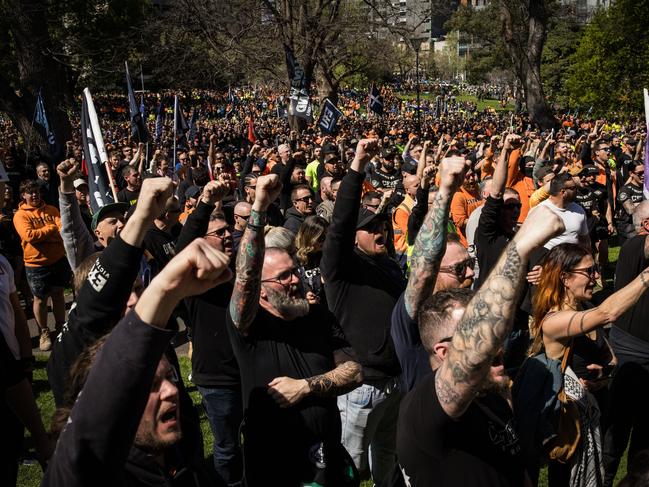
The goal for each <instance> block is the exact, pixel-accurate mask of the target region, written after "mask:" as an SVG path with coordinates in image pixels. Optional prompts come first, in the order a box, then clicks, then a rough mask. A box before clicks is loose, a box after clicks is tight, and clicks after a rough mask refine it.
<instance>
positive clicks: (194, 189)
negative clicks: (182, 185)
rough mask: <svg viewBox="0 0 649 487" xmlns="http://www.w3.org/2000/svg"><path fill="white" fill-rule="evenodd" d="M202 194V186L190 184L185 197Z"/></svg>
mask: <svg viewBox="0 0 649 487" xmlns="http://www.w3.org/2000/svg"><path fill="white" fill-rule="evenodd" d="M200 194H201V188H199V187H198V186H190V187H189V188H187V191H185V198H187V199H189V198H198V195H200Z"/></svg>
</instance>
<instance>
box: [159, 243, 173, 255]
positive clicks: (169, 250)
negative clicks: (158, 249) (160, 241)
mask: <svg viewBox="0 0 649 487" xmlns="http://www.w3.org/2000/svg"><path fill="white" fill-rule="evenodd" d="M162 250H164V253H165V254H166V255H168V256H169V257H173V256H174V255H176V245H175V244H174V243H173V242H168V243H166V244H164V245H163V246H162Z"/></svg>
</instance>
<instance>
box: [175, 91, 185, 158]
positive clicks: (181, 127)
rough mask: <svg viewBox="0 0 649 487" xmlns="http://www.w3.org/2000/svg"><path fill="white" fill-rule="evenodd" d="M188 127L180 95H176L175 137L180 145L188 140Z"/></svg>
mask: <svg viewBox="0 0 649 487" xmlns="http://www.w3.org/2000/svg"><path fill="white" fill-rule="evenodd" d="M188 129H189V126H188V125H187V121H186V120H185V116H184V115H183V109H182V107H181V106H180V102H179V101H178V95H176V96H175V97H174V137H175V138H176V140H177V142H178V144H179V145H180V144H183V142H186V138H185V134H186V133H187V130H188ZM174 162H175V161H174Z"/></svg>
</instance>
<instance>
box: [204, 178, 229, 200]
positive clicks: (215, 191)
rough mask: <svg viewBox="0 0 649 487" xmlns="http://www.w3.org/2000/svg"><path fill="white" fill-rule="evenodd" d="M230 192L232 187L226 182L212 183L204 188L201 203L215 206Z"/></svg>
mask: <svg viewBox="0 0 649 487" xmlns="http://www.w3.org/2000/svg"><path fill="white" fill-rule="evenodd" d="M229 190H230V185H229V183H227V182H226V181H220V180H215V181H210V182H209V183H207V184H206V185H205V187H204V188H203V194H202V195H201V201H202V202H203V203H205V204H207V205H215V204H216V203H217V202H218V201H221V200H222V199H223V197H224V196H225V195H227V194H228V191H229Z"/></svg>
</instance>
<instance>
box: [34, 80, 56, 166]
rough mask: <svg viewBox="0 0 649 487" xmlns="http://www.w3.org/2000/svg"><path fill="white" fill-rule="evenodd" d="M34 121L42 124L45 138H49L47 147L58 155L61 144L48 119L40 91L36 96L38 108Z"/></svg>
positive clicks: (53, 154) (54, 154)
mask: <svg viewBox="0 0 649 487" xmlns="http://www.w3.org/2000/svg"><path fill="white" fill-rule="evenodd" d="M34 110H35V113H34V122H36V123H37V124H38V125H40V126H41V127H42V128H43V133H44V135H45V140H47V147H48V148H49V150H50V154H51V155H52V156H54V157H56V156H57V155H58V153H59V144H58V142H57V141H56V136H55V135H54V131H53V130H52V128H51V127H50V124H49V122H48V121H47V113H46V112H45V103H43V95H42V94H41V92H40V91H39V92H38V97H37V98H36V108H35V109H34Z"/></svg>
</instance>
